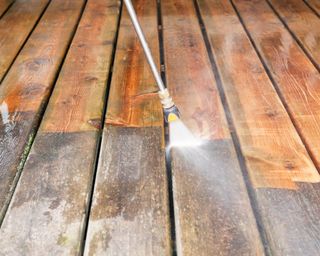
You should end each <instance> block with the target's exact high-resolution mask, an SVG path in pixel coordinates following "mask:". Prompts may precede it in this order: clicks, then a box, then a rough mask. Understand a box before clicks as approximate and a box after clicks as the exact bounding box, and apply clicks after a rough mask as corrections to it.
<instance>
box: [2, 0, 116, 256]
mask: <svg viewBox="0 0 320 256" xmlns="http://www.w3.org/2000/svg"><path fill="white" fill-rule="evenodd" d="M63 2H64V3H63ZM83 3H84V1H82V0H81V1H74V0H70V1H54V2H53V3H52V4H53V6H56V7H57V6H64V8H67V9H69V10H72V13H74V14H77V15H79V13H80V10H81V7H82V5H83ZM60 8H61V7H60ZM53 9H54V8H53ZM64 12H66V11H65V10H64ZM118 12H119V2H118V1H116V0H108V1H105V0H99V1H97V0H89V1H88V2H87V5H86V7H85V9H84V13H83V15H82V18H81V20H80V23H79V26H78V29H77V32H76V34H75V37H74V39H73V41H72V45H71V47H70V50H69V52H68V55H67V57H66V60H65V62H64V64H63V67H62V70H61V73H60V75H59V78H58V81H57V84H56V85H55V88H54V91H53V94H52V96H51V98H50V102H49V104H48V107H47V110H46V112H45V114H44V117H43V121H42V123H41V126H40V128H39V131H38V133H37V136H36V138H35V140H34V143H33V146H32V148H31V152H30V155H29V157H28V159H27V161H26V164H25V167H24V170H23V173H22V175H21V178H20V181H19V183H18V185H17V188H16V191H15V194H14V196H13V198H12V201H11V204H10V207H9V209H8V211H7V214H6V217H5V219H4V222H3V225H2V227H1V231H0V237H1V239H0V248H1V251H2V253H5V254H7V255H9V254H11V253H12V254H14V253H16V254H28V255H41V254H43V252H45V251H50V254H52V255H79V254H80V252H81V246H82V243H83V242H82V239H83V236H84V233H83V232H84V228H85V224H86V221H85V220H86V212H87V207H88V205H87V204H88V200H89V197H90V191H91V186H92V177H93V172H94V167H95V161H96V156H97V143H98V141H99V140H98V137H99V132H100V126H101V125H100V124H101V119H102V114H103V105H104V95H105V92H106V85H107V79H108V74H109V70H110V63H111V57H112V51H113V47H114V40H115V35H116V29H117V19H118ZM66 13H67V14H66V15H68V14H69V15H68V16H69V17H70V14H71V13H70V12H69V13H68V12H66ZM56 14H57V13H56ZM93 46H94V47H93ZM99 123H100V124H99ZM15 225H19V227H20V228H19V229H18V230H17V229H16V228H15Z"/></svg>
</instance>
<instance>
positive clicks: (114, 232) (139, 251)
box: [85, 0, 171, 256]
mask: <svg viewBox="0 0 320 256" xmlns="http://www.w3.org/2000/svg"><path fill="white" fill-rule="evenodd" d="M133 4H134V6H135V9H136V11H137V14H138V16H139V20H140V21H141V25H142V27H143V29H144V31H145V35H146V38H147V40H148V42H149V44H150V47H151V51H152V52H153V54H154V56H155V60H156V62H157V63H159V40H158V33H157V4H156V1H147V0H136V1H134V3H133ZM123 8H124V9H123V15H122V19H121V23H120V30H119V37H118V45H117V51H116V56H115V62H114V74H113V77H112V82H111V88H110V95H109V100H108V111H107V114H106V126H105V129H104V132H103V141H102V145H101V153H100V160H99V165H98V172H97V178H96V185H95V190H94V196H93V203H92V208H91V214H90V221H89V227H88V235H87V239H86V241H87V242H86V248H85V255H132V256H133V255H137V256H138V255H139V256H140V255H171V244H170V242H171V241H170V240H171V239H170V221H169V203H168V189H167V176H166V168H165V150H164V143H163V117H162V110H161V106H160V102H159V99H158V95H157V94H156V91H157V88H156V85H155V82H154V80H153V77H152V74H151V72H150V70H149V66H148V63H147V62H146V59H145V56H144V53H143V51H142V48H141V46H140V43H139V41H138V39H137V36H136V34H135V32H134V29H133V26H132V24H131V21H130V19H129V16H128V13H127V11H126V9H125V7H123Z"/></svg>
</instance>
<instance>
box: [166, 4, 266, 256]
mask: <svg viewBox="0 0 320 256" xmlns="http://www.w3.org/2000/svg"><path fill="white" fill-rule="evenodd" d="M162 13H163V23H164V25H163V29H164V30H163V37H164V50H165V64H166V74H167V82H168V87H169V90H170V92H172V95H173V97H174V100H175V102H176V104H177V106H178V107H179V108H180V110H181V113H182V120H183V121H184V123H185V124H186V125H187V126H188V127H189V128H190V129H191V130H192V132H193V133H194V134H195V135H196V136H198V137H200V138H201V139H203V140H204V143H203V145H202V146H198V147H194V148H193V147H191V148H174V149H173V150H172V171H173V193H174V206H175V207H174V208H175V223H176V240H177V241H176V243H177V253H178V255H264V252H263V248H262V244H261V241H260V236H259V233H258V231H257V226H256V221H255V218H254V215H253V212H252V209H251V206H250V202H249V198H248V194H247V190H246V187H245V184H244V181H243V177H242V173H241V170H240V167H239V164H238V161H237V157H236V154H235V151H234V148H233V143H232V140H231V138H230V134H229V131H228V128H227V124H226V118H225V114H224V111H223V107H222V104H221V101H220V98H219V93H218V91H217V88H216V84H215V78H214V75H213V72H212V70H211V64H210V61H209V58H208V55H207V51H206V47H205V43H204V41H203V39H202V34H201V30H200V26H199V23H198V19H197V16H196V11H195V9H194V6H193V1H183V0H177V1H170V0H164V1H162ZM173 136H174V135H173Z"/></svg>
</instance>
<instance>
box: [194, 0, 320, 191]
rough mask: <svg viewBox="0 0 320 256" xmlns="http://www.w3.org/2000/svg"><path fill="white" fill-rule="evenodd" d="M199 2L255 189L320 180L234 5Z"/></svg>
mask: <svg viewBox="0 0 320 256" xmlns="http://www.w3.org/2000/svg"><path fill="white" fill-rule="evenodd" d="M198 2H199V6H200V11H201V14H202V16H203V19H204V23H205V25H206V29H207V33H208V36H209V39H210V43H211V49H212V51H213V54H214V57H215V59H216V62H217V66H218V70H219V73H220V77H221V80H222V87H223V88H224V91H225V94H226V98H227V102H228V104H229V106H230V110H231V115H232V119H233V122H234V125H235V128H236V132H237V135H238V137H239V140H240V144H241V149H242V152H243V154H244V157H245V159H246V163H247V167H248V170H249V175H250V178H251V181H252V183H253V185H254V187H257V188H258V187H270V188H287V189H297V184H296V182H313V183H316V182H320V176H319V174H318V172H317V170H316V168H315V166H314V164H313V162H312V161H311V159H310V157H309V155H308V153H307V151H306V149H305V147H304V145H303V143H302V141H301V139H300V137H299V136H298V134H297V132H296V130H295V128H294V126H293V124H292V123H291V120H290V118H289V116H288V114H287V112H286V110H285V108H284V107H283V105H282V103H281V101H280V99H279V97H278V95H277V93H276V91H275V89H274V87H273V85H272V83H271V82H270V80H269V78H268V76H267V74H266V72H265V70H264V68H263V65H262V64H261V62H260V60H259V58H258V56H257V55H256V52H255V50H254V48H253V47H252V45H251V43H250V41H249V39H248V38H247V35H246V33H245V31H244V29H243V27H242V25H241V23H240V21H239V19H238V17H237V15H236V13H235V11H234V10H233V8H232V5H231V4H230V3H229V2H227V1H219V0H199V1H198ZM222 14H223V15H222Z"/></svg>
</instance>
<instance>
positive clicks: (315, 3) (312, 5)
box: [304, 0, 320, 15]
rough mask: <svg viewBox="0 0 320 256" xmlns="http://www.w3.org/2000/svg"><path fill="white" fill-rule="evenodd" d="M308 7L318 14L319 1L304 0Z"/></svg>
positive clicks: (319, 10) (319, 12)
mask: <svg viewBox="0 0 320 256" xmlns="http://www.w3.org/2000/svg"><path fill="white" fill-rule="evenodd" d="M304 1H305V2H306V3H307V4H308V5H309V6H310V8H312V9H313V10H314V11H315V12H316V13H317V14H318V15H320V1H319V0H304Z"/></svg>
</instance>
